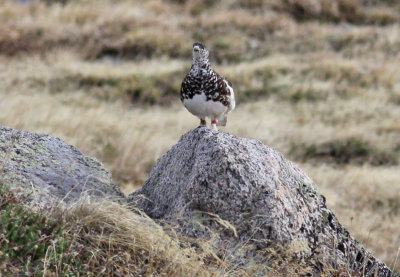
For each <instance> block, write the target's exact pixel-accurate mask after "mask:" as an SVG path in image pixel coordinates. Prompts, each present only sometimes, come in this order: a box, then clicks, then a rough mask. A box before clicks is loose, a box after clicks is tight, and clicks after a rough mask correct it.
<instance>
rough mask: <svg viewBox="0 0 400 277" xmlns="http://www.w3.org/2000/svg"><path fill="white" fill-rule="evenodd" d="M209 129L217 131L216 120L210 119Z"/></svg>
mask: <svg viewBox="0 0 400 277" xmlns="http://www.w3.org/2000/svg"><path fill="white" fill-rule="evenodd" d="M211 130H213V131H218V129H217V121H216V120H212V121H211Z"/></svg>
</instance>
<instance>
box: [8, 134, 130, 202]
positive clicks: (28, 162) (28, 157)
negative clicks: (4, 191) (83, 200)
mask: <svg viewBox="0 0 400 277" xmlns="http://www.w3.org/2000/svg"><path fill="white" fill-rule="evenodd" d="M0 182H1V183H2V184H6V185H9V186H11V187H13V188H18V189H20V190H21V189H22V190H24V191H26V192H28V191H30V192H31V191H34V192H35V195H36V196H37V195H39V197H37V198H40V199H39V201H41V202H42V204H45V203H46V202H48V201H50V200H51V199H53V200H56V201H60V200H63V202H70V201H73V200H76V199H78V198H79V197H80V196H81V195H82V194H84V193H87V194H88V195H92V196H95V197H101V198H104V197H113V198H124V195H123V193H122V192H121V191H120V189H119V187H118V186H116V185H115V184H113V182H112V178H111V174H110V172H109V171H107V170H106V169H105V168H104V166H103V165H102V164H101V163H100V162H98V161H97V160H96V159H94V158H91V157H87V156H85V155H83V154H82V153H81V152H80V151H79V150H78V149H77V148H75V147H73V146H71V145H68V144H66V143H65V142H63V141H62V140H60V139H58V138H55V137H53V136H49V135H44V134H37V133H30V132H26V131H19V130H14V129H10V128H6V127H0ZM30 192H29V193H30Z"/></svg>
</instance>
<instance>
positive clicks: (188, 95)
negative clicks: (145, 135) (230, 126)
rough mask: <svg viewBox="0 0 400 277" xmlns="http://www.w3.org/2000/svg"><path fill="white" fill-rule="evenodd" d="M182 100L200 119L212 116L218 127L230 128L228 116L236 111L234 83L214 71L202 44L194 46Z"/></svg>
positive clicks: (183, 86)
mask: <svg viewBox="0 0 400 277" xmlns="http://www.w3.org/2000/svg"><path fill="white" fill-rule="evenodd" d="M181 101H182V102H183V104H184V105H185V107H186V108H187V109H188V110H189V112H191V113H192V114H194V115H195V116H197V117H199V118H200V120H205V118H206V117H209V118H210V119H211V120H212V121H214V120H215V121H217V125H218V126H225V125H226V117H227V114H228V113H229V112H231V111H232V110H233V109H234V108H235V95H234V91H233V88H232V85H231V83H230V82H229V81H228V80H226V79H225V78H224V77H223V76H221V75H219V74H218V73H217V72H215V71H214V70H213V69H212V68H211V65H210V61H209V58H208V50H207V49H206V47H205V46H204V45H203V44H202V43H199V42H196V43H195V44H193V64H192V67H191V69H190V71H189V73H188V74H187V75H186V77H185V79H184V80H183V82H182V87H181Z"/></svg>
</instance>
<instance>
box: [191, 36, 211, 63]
mask: <svg viewBox="0 0 400 277" xmlns="http://www.w3.org/2000/svg"><path fill="white" fill-rule="evenodd" d="M208 63H209V60H208V50H207V48H206V47H205V45H204V44H202V43H201V42H196V43H194V44H193V64H195V65H198V66H202V65H206V64H208Z"/></svg>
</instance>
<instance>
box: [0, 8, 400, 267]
mask: <svg viewBox="0 0 400 277" xmlns="http://www.w3.org/2000/svg"><path fill="white" fill-rule="evenodd" d="M211 2H214V1H207V0H203V1H190V0H188V1H164V2H161V1H133V2H132V1H122V0H121V1H118V2H116V3H115V4H111V3H110V2H109V1H105V0H104V1H70V2H67V3H66V4H65V5H61V4H57V3H56V4H52V5H47V4H46V3H44V2H39V3H35V4H18V3H17V2H13V1H4V2H2V3H1V4H0V21H1V22H0V23H1V24H0V26H1V27H0V50H1V51H0V52H1V53H2V55H1V56H0V78H1V79H2V82H0V122H1V124H2V125H7V126H11V127H14V128H22V129H27V130H32V131H38V132H45V133H50V134H53V135H56V136H59V137H61V138H63V139H65V140H66V141H67V142H69V143H71V144H73V145H76V146H77V147H79V148H80V149H82V150H83V151H84V152H85V153H86V154H88V155H92V156H95V157H97V158H99V159H100V160H102V161H103V162H104V163H105V164H106V165H107V167H108V168H110V169H111V170H112V171H113V175H114V176H115V179H116V180H117V181H118V182H119V183H120V184H121V185H122V186H123V188H124V190H125V191H126V192H129V191H131V190H132V189H133V188H136V187H138V186H140V185H141V184H142V183H143V181H144V180H145V179H146V177H147V175H148V173H149V170H150V169H151V166H152V165H153V164H154V162H155V160H156V159H157V157H159V156H160V155H161V154H162V153H163V152H165V151H166V150H167V149H168V148H169V147H170V146H171V145H173V144H174V143H175V142H176V140H177V139H178V138H179V137H180V135H181V134H183V133H184V132H185V131H186V130H188V129H190V128H193V127H195V126H196V124H197V119H195V118H194V117H192V116H191V115H189V114H188V113H187V111H185V110H184V108H183V107H182V106H181V105H180V104H179V103H178V90H179V86H180V81H181V79H182V78H183V76H184V74H185V72H186V70H187V69H188V68H189V66H190V48H191V43H192V42H193V41H194V40H203V41H204V42H206V43H207V45H208V46H209V47H210V48H211V51H212V52H211V55H212V58H213V61H214V64H215V66H216V68H217V69H218V71H219V72H220V73H222V74H223V75H226V76H228V77H229V78H230V79H231V81H232V83H233V84H234V87H235V89H236V91H237V96H238V97H237V98H238V100H239V101H238V102H239V105H238V107H237V109H236V110H235V111H234V112H233V113H232V114H231V115H230V117H229V123H228V127H226V128H225V129H224V130H225V131H228V132H231V133H233V134H236V135H239V136H245V137H252V138H257V139H260V140H262V141H263V142H264V143H266V144H268V145H271V146H273V147H275V148H277V149H278V150H280V151H281V152H283V153H284V154H285V155H287V156H288V157H289V158H290V159H293V160H295V161H297V162H299V163H301V164H302V165H301V166H302V168H304V169H305V170H306V171H307V172H308V173H309V174H310V175H311V177H312V178H313V179H314V180H315V181H316V183H317V184H318V185H319V186H320V187H321V190H322V192H323V193H324V194H325V195H326V196H327V200H328V205H329V206H330V207H331V208H332V209H333V210H334V211H335V213H336V214H337V216H338V218H339V219H340V221H341V222H342V223H343V224H344V225H345V226H346V227H347V228H348V229H349V231H350V232H351V233H352V234H353V235H354V236H356V238H357V239H359V240H360V241H363V242H364V243H365V244H366V245H367V246H368V248H369V249H370V250H371V251H372V252H373V253H374V254H375V255H376V256H377V257H379V258H381V259H383V260H384V261H385V262H386V263H388V265H393V266H394V267H396V268H397V271H399V270H400V262H397V263H396V264H395V260H396V254H397V253H398V252H397V251H398V250H397V249H398V247H399V246H400V235H399V234H398V231H397V230H398V229H399V227H400V226H399V223H398V220H396V219H398V217H399V214H400V200H399V199H400V187H399V186H400V175H399V174H398V167H399V152H400V139H399V132H400V122H399V120H398V118H399V115H400V106H399V105H400V85H399V84H400V72H399V71H400V69H399V68H400V67H399V63H400V55H399V54H398V53H400V51H399V50H400V26H399V18H398V12H399V9H400V7H399V4H396V2H392V1H385V2H382V1H381V4H380V5H362V4H361V3H360V2H357V1H352V0H340V1H339V0H337V1H324V0H321V1H311V0H303V1H298V4H296V5H295V4H292V3H293V1H262V0H259V1H254V0H252V1H250V0H247V1H245V0H243V1H236V2H231V1H218V2H217V3H216V4H213V5H210V3H211ZM365 2H368V1H365ZM369 2H373V1H369ZM328 3H330V4H329V5H328ZM171 14H173V16H171ZM349 23H351V24H349Z"/></svg>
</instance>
